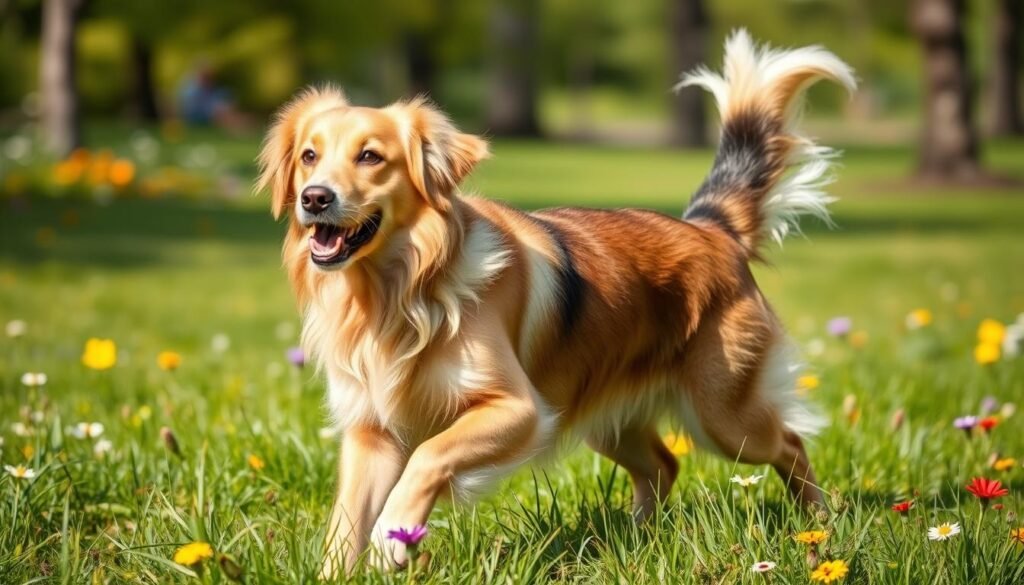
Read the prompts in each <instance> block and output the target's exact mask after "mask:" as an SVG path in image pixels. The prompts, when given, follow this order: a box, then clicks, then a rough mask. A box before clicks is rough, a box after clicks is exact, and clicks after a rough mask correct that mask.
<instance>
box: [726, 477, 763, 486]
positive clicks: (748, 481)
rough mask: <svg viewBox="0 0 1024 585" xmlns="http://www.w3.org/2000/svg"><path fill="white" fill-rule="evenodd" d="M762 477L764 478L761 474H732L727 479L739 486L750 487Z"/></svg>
mask: <svg viewBox="0 0 1024 585" xmlns="http://www.w3.org/2000/svg"><path fill="white" fill-rule="evenodd" d="M762 479H764V476H763V475H748V476H747V477H740V476H739V475H734V476H732V477H731V478H729V481H731V482H733V483H736V484H739V485H740V487H750V486H752V485H754V484H755V483H757V482H759V481H761V480H762Z"/></svg>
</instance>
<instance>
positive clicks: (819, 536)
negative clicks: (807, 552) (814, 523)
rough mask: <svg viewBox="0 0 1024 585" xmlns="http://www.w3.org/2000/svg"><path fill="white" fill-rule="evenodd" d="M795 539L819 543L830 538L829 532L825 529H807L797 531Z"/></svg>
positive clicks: (802, 541)
mask: <svg viewBox="0 0 1024 585" xmlns="http://www.w3.org/2000/svg"><path fill="white" fill-rule="evenodd" d="M793 539H794V540H796V541H797V542H800V543H803V544H809V545H818V544H821V543H823V542H825V541H826V540H828V532H825V531H824V530H807V531H805V532H799V533H797V535H796V536H794V537H793Z"/></svg>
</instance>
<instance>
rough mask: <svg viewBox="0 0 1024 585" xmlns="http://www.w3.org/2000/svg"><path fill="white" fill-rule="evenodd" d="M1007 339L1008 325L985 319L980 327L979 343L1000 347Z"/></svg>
mask: <svg viewBox="0 0 1024 585" xmlns="http://www.w3.org/2000/svg"><path fill="white" fill-rule="evenodd" d="M1004 337H1006V325H1003V324H1002V323H1000V322H999V321H996V320H995V319H985V320H984V321H982V322H981V324H980V325H978V343H983V344H992V345H1000V344H1002V343H1003V338H1004Z"/></svg>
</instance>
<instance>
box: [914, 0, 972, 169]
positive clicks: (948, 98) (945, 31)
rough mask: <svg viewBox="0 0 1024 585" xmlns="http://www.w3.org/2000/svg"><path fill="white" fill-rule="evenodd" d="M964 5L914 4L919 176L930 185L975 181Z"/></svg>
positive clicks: (926, 0) (959, 1) (925, 0)
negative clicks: (920, 85)
mask: <svg viewBox="0 0 1024 585" xmlns="http://www.w3.org/2000/svg"><path fill="white" fill-rule="evenodd" d="M964 7H965V0H914V1H913V2H912V4H911V13H910V24H911V28H912V29H913V31H914V33H915V34H916V35H917V37H918V39H919V40H920V41H921V46H922V48H923V50H924V55H923V57H924V78H925V79H924V85H925V88H924V89H925V91H924V119H923V120H922V123H923V124H924V129H923V132H922V135H921V144H920V153H919V163H918V164H919V167H918V172H919V174H921V175H922V176H924V177H928V178H932V179H943V180H948V179H959V180H971V179H975V178H977V177H978V175H979V174H980V167H979V164H978V137H977V133H976V130H975V128H974V125H973V123H972V120H971V84H970V76H969V72H968V70H967V46H966V43H965V41H964V26H963V25H964Z"/></svg>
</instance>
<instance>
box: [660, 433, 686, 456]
mask: <svg viewBox="0 0 1024 585" xmlns="http://www.w3.org/2000/svg"><path fill="white" fill-rule="evenodd" d="M663 440H664V442H665V446H666V447H668V450H669V451H670V452H671V453H672V454H673V455H675V456H676V457H681V456H683V455H686V454H688V453H689V452H690V451H691V450H692V449H693V440H692V439H690V437H689V436H687V435H685V434H682V433H680V434H676V433H669V434H667V435H665V437H664V439H663Z"/></svg>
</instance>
